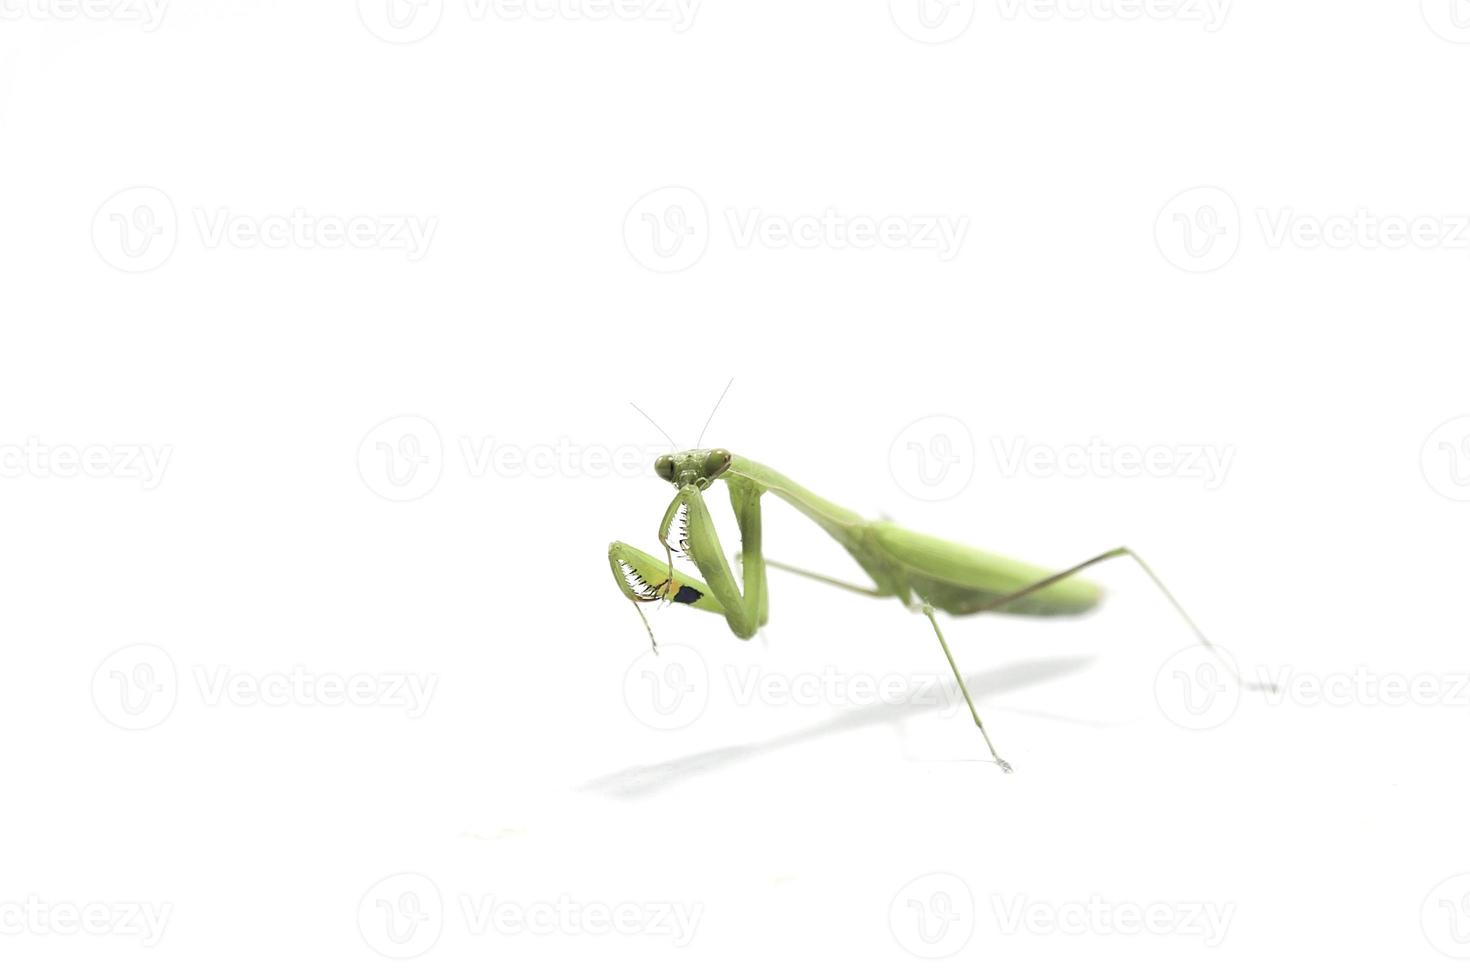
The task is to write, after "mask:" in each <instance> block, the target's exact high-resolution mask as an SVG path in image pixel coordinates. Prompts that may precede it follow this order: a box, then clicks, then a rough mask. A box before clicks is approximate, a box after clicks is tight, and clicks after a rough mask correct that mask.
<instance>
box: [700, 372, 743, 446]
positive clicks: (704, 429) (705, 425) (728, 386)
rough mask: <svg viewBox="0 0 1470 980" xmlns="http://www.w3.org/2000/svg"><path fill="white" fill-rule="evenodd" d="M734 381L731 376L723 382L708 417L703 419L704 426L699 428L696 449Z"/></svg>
mask: <svg viewBox="0 0 1470 980" xmlns="http://www.w3.org/2000/svg"><path fill="white" fill-rule="evenodd" d="M734 383H735V379H734V378H733V377H732V378H731V379H730V380H729V381H727V382H725V390H724V391H722V392H720V397H719V399H717V400H716V401H715V407H714V408H712V409H710V410H709V418H707V419H705V420H704V428H702V429H700V430H699V438H698V439H696V440H695V441H694V448H695V449H698V448H699V447H700V446H702V445H704V434H705V433H706V432H708V431H709V424H710V423H711V422H713V421H714V420H715V413H716V412H718V411H719V410H720V405H721V404H723V403H724V401H725V396H726V395H728V394H729V393H730V386H731V385H733V384H734Z"/></svg>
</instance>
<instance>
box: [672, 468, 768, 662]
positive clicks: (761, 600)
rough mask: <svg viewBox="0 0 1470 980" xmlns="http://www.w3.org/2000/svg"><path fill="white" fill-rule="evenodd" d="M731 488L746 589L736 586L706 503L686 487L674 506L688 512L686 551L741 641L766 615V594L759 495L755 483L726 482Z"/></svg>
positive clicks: (758, 625)
mask: <svg viewBox="0 0 1470 980" xmlns="http://www.w3.org/2000/svg"><path fill="white" fill-rule="evenodd" d="M725 482H726V484H727V486H728V487H729V489H730V506H731V508H732V509H733V510H734V511H735V520H736V522H737V523H738V525H739V527H740V558H741V577H742V578H743V580H744V590H743V591H742V590H741V588H740V586H739V585H737V584H736V581H735V575H734V573H733V572H731V570H730V563H729V561H727V560H726V558H725V550H724V548H723V546H721V544H720V538H719V534H718V533H717V532H716V531H715V524H714V520H713V519H712V518H711V517H710V513H709V509H708V508H707V507H705V505H704V496H703V494H702V493H701V492H700V491H699V490H698V489H696V488H694V487H685V488H684V489H682V490H680V491H679V496H678V497H676V498H675V500H674V507H675V508H676V509H677V508H678V507H684V508H685V509H686V521H687V524H686V539H685V547H686V550H687V551H688V554H689V558H690V559H691V560H692V561H693V562H694V564H695V565H696V566H697V567H698V568H699V572H700V574H701V575H703V576H704V580H705V582H706V583H708V585H709V589H710V591H711V592H712V593H713V594H714V598H715V600H716V601H718V602H719V604H720V606H721V608H722V609H723V610H724V613H725V621H726V622H727V623H729V624H730V629H731V631H732V632H734V634H735V635H736V636H738V637H740V638H741V639H742V640H748V639H750V638H751V637H752V636H754V635H755V633H756V630H758V629H760V627H761V626H763V625H765V622H766V619H767V618H768V615H769V608H768V603H767V599H766V596H767V591H766V562H765V557H764V556H763V555H762V553H761V501H760V495H761V491H760V488H758V487H757V486H756V485H755V484H754V483H752V482H750V481H749V480H743V479H740V478H738V477H731V478H727V480H726V481H725Z"/></svg>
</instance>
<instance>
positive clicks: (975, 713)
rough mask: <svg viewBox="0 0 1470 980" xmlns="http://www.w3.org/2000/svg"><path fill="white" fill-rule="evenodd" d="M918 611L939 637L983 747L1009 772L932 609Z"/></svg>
mask: <svg viewBox="0 0 1470 980" xmlns="http://www.w3.org/2000/svg"><path fill="white" fill-rule="evenodd" d="M920 609H921V610H922V612H923V613H924V615H925V616H927V617H928V618H929V625H930V626H933V627H934V635H935V636H937V637H939V646H940V647H941V648H942V649H943V650H944V659H945V660H948V661H949V669H950V670H952V671H954V679H955V680H956V681H958V682H959V685H960V693H961V694H963V695H964V696H965V704H967V705H969V708H970V717H971V718H974V719H975V727H976V728H978V729H980V737H981V738H983V739H985V747H986V748H987V749H989V750H990V757H991V759H993V760H994V761H995V764H996V765H997V766H1000V771H1001V772H1011V771H1012V770H1011V764H1010V763H1009V762H1007V761H1006V760H1004V759H1002V758H1001V757H1000V753H998V752H996V751H995V745H994V744H992V743H991V741H990V733H989V732H987V731H986V730H985V722H983V721H981V720H980V712H978V711H976V710H975V702H974V701H972V700H971V699H970V689H969V688H968V687H966V686H965V678H964V677H963V676H961V675H960V668H959V666H958V665H956V664H955V662H954V655H953V654H951V653H950V652H949V644H948V643H946V642H945V640H944V631H943V630H941V629H940V628H939V620H937V619H935V618H934V607H933V606H931V605H929V603H928V602H925V603H924V604H923V605H922V606H921V607H920Z"/></svg>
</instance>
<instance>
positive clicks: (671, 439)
mask: <svg viewBox="0 0 1470 980" xmlns="http://www.w3.org/2000/svg"><path fill="white" fill-rule="evenodd" d="M732 380H733V379H732ZM628 404H629V405H633V403H632V402H629V403H628ZM633 411H635V412H637V413H638V414H639V415H641V416H643V417H644V418H646V419H648V424H649V425H651V426H653V427H654V428H655V429H657V430H658V431H659V434H660V435H662V436H663V437H664V438H665V439H667V440H669V448H670V449H672V450H674V451H675V452H678V451H679V446H678V444H676V443H675V442H674V437H673V436H671V435H669V434H668V433H667V432H665V431H664V427H663V426H661V425H659V424H658V423H657V422H655V421H654V420H653V416H652V415H649V414H648V413H647V412H645V411H644V410H643V409H641V408H639V407H638V406H637V405H633Z"/></svg>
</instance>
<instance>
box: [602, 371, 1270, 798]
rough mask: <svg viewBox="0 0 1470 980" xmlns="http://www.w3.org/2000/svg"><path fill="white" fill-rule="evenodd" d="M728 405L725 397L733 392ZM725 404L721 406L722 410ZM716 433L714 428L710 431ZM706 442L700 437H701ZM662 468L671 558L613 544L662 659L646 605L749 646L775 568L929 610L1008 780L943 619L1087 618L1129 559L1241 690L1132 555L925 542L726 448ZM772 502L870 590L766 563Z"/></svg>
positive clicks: (670, 459)
mask: <svg viewBox="0 0 1470 980" xmlns="http://www.w3.org/2000/svg"><path fill="white" fill-rule="evenodd" d="M726 390H727V391H728V386H727V388H726ZM720 397H721V400H723V398H724V395H721V396H720ZM715 407H716V408H717V409H718V407H719V405H718V403H717V404H716V406H715ZM634 408H637V406H636V405H635V406H634ZM639 411H640V412H641V411H642V410H641V409H639ZM645 417H647V416H646V414H645ZM711 418H713V413H711ZM649 421H650V422H651V421H652V419H649ZM655 426H657V423H655ZM708 426H709V423H708V422H706V423H705V428H706V429H708ZM660 431H662V429H660ZM703 436H704V433H703V432H701V433H700V440H701V441H702V440H703ZM666 437H667V435H666ZM672 441H673V440H670V442H671V443H672ZM654 471H655V472H656V473H657V474H658V476H659V477H660V478H662V479H663V480H665V481H667V482H668V483H671V484H673V486H674V488H675V493H674V499H673V501H671V502H670V504H669V506H668V508H667V509H666V510H665V511H664V516H663V520H662V521H661V522H660V524H659V533H658V538H659V543H660V544H661V545H662V546H663V552H664V555H663V557H662V558H657V557H655V556H653V555H650V554H648V553H647V552H645V551H641V550H639V549H638V548H635V547H633V546H632V545H630V544H625V543H623V542H621V541H614V542H613V543H612V544H611V545H609V546H608V551H607V559H608V564H609V565H610V566H611V569H612V573H613V577H614V579H616V581H617V584H618V587H619V588H620V589H621V590H622V592H623V595H625V596H627V598H628V599H630V600H632V601H633V603H634V608H636V609H637V610H638V615H639V616H640V617H641V618H642V620H643V626H644V628H645V629H647V630H648V638H649V640H650V642H652V643H653V648H654V650H655V651H657V649H658V641H657V640H655V639H654V636H653V628H652V627H651V626H649V624H648V618H647V617H646V616H644V615H643V610H642V608H641V606H642V604H643V603H649V602H660V601H667V602H673V603H678V604H682V605H686V606H689V607H690V608H692V609H701V610H704V611H705V612H712V613H716V614H718V615H721V616H723V617H724V618H725V622H726V623H728V624H729V626H730V629H731V631H732V632H733V633H734V634H735V635H736V636H737V637H739V638H740V639H742V640H748V639H750V638H752V637H754V636H755V635H756V632H757V631H758V630H759V629H760V628H761V627H762V626H764V625H765V624H766V621H767V619H768V604H767V581H766V569H767V568H775V569H779V570H781V571H784V572H788V573H791V574H795V575H800V576H802V577H805V578H809V579H813V580H815V581H818V582H822V583H825V584H827V585H832V586H835V587H837V588H841V589H846V590H847V591H850V592H854V593H858V594H861V595H866V596H872V597H874V598H895V599H897V600H899V601H900V602H902V603H903V605H904V606H905V607H907V608H909V609H911V610H915V611H918V612H921V613H922V614H923V615H924V616H925V617H926V618H927V619H928V620H929V623H930V625H931V626H933V628H934V635H935V637H936V638H937V639H938V640H939V646H940V649H942V650H943V651H944V656H945V659H946V660H948V661H949V666H950V670H952V671H953V672H954V676H955V680H956V681H958V682H959V688H960V692H961V693H962V694H963V695H964V698H965V703H966V705H968V706H969V709H970V716H971V717H972V718H973V719H974V721H975V726H976V727H977V728H979V729H980V735H981V737H983V738H984V739H985V746H986V748H988V749H989V750H990V755H991V761H993V762H994V763H995V764H996V765H997V766H999V767H1000V769H1001V771H1002V772H1007V773H1009V772H1011V771H1012V768H1011V766H1010V764H1009V763H1007V762H1006V761H1005V760H1004V759H1002V758H1001V757H1000V754H999V753H998V752H997V751H996V749H995V745H994V744H993V743H992V742H991V739H990V735H989V733H988V732H986V730H985V723H984V722H983V721H981V720H980V714H979V712H978V711H976V709H975V702H974V701H973V700H972V699H971V697H970V691H969V689H968V688H967V687H966V685H965V679H964V677H963V676H961V674H960V670H959V667H958V666H956V664H955V659H954V655H953V654H952V653H951V652H950V649H949V643H948V641H946V640H945V637H944V631H943V630H942V629H941V628H940V626H939V620H938V619H937V618H936V616H935V612H936V611H942V612H946V613H949V614H950V615H952V616H970V615H977V614H979V613H986V612H1005V613H1008V614H1014V615H1023V616H1071V615H1080V614H1082V613H1085V612H1087V611H1089V610H1091V609H1093V608H1094V607H1095V606H1096V605H1097V604H1098V602H1099V601H1100V600H1101V598H1102V593H1101V590H1099V589H1098V587H1097V586H1096V585H1094V584H1092V583H1091V582H1088V581H1086V580H1085V579H1082V578H1078V577H1077V576H1078V573H1080V572H1082V571H1084V570H1086V569H1088V568H1091V567H1092V566H1094V565H1097V564H1099V563H1101V562H1105V561H1109V560H1111V559H1114V558H1123V557H1127V558H1130V559H1132V560H1133V561H1134V562H1136V563H1137V565H1138V566H1139V567H1140V568H1141V569H1142V570H1143V572H1144V573H1145V574H1146V575H1147V576H1148V578H1149V579H1150V580H1152V581H1153V583H1154V585H1156V586H1157V587H1158V589H1159V591H1160V592H1161V593H1163V595H1164V597H1165V598H1166V599H1167V600H1168V602H1169V604H1170V605H1172V606H1173V607H1174V609H1175V611H1176V612H1177V613H1178V614H1179V615H1180V617H1181V618H1182V619H1183V620H1184V622H1185V623H1186V624H1187V625H1188V627H1189V629H1190V630H1191V631H1192V632H1193V633H1194V635H1195V638H1196V639H1197V640H1198V641H1199V643H1200V645H1201V646H1202V647H1204V648H1205V649H1207V650H1209V651H1211V652H1212V653H1214V654H1215V655H1216V656H1217V658H1218V659H1220V660H1221V662H1222V663H1223V664H1224V665H1225V667H1226V668H1227V669H1228V670H1229V672H1230V673H1231V674H1232V675H1233V676H1234V677H1235V679H1236V681H1237V682H1240V680H1241V679H1240V675H1239V674H1238V673H1237V672H1236V670H1235V667H1234V665H1233V664H1231V663H1230V662H1229V661H1228V660H1226V659H1225V658H1223V657H1221V656H1220V655H1219V653H1218V651H1217V650H1216V649H1215V647H1214V646H1213V645H1212V644H1211V643H1210V641H1209V640H1207V639H1206V638H1205V635H1204V633H1203V632H1201V631H1200V629H1199V627H1198V626H1197V625H1195V622H1194V620H1193V619H1191V618H1190V616H1189V614H1188V613H1187V612H1185V610H1184V607H1183V606H1181V605H1180V604H1179V602H1178V600H1177V599H1175V598H1174V595H1173V594H1172V593H1171V592H1170V591H1169V589H1168V588H1167V587H1166V586H1165V585H1164V583H1163V581H1162V580H1161V579H1160V578H1159V577H1158V576H1157V575H1155V574H1154V571H1153V569H1151V568H1150V567H1149V566H1148V564H1147V563H1146V562H1145V561H1144V560H1143V559H1142V558H1141V557H1139V556H1138V555H1137V554H1136V553H1134V552H1133V551H1132V550H1131V549H1129V548H1114V549H1112V550H1110V551H1105V552H1103V553H1102V554H1100V555H1096V556H1094V557H1092V558H1089V559H1087V560H1086V561H1083V562H1079V563H1078V564H1076V565H1073V566H1071V567H1070V568H1067V569H1064V570H1062V571H1059V572H1049V571H1047V570H1045V569H1043V568H1039V567H1037V566H1034V565H1030V564H1026V563H1024V562H1020V561H1015V560H1013V559H1010V558H1004V557H1001V556H999V555H993V554H990V553H988V552H984V551H980V550H977V549H975V548H970V547H968V546H966V545H962V544H957V543H954V542H951V541H946V540H944V539H942V538H936V537H931V536H930V535H927V534H920V533H919V532H917V531H911V530H909V529H907V528H904V527H900V526H899V525H897V524H895V523H893V522H892V521H888V520H867V519H864V518H863V517H862V516H860V515H859V514H856V513H854V512H853V511H850V510H847V509H846V508H843V507H839V506H838V505H836V504H834V503H832V502H831V501H829V500H826V499H824V498H822V497H820V496H818V495H817V494H815V493H812V492H811V491H810V490H808V489H806V488H805V487H803V486H800V485H799V484H797V483H796V482H795V481H793V480H790V479H788V478H787V477H785V476H783V475H782V474H780V473H778V472H776V471H775V470H773V469H771V468H770V467H768V466H763V465H762V464H760V463H757V462H756V461H755V460H752V459H748V458H746V457H743V456H736V455H734V454H733V453H730V452H728V451H727V450H724V449H694V450H688V451H684V452H678V451H676V452H673V453H669V454H665V455H662V456H659V457H658V459H657V460H656V461H655V462H654ZM716 481H722V482H724V484H725V486H726V488H727V489H728V490H729V494H730V506H731V508H732V509H733V510H734V512H735V520H736V522H737V525H738V527H739V531H740V551H739V552H738V553H737V554H736V555H735V557H736V559H737V561H738V564H739V567H740V581H739V582H737V581H736V576H735V574H734V573H733V572H732V571H731V568H730V563H729V562H728V561H727V560H726V558H725V551H724V548H723V546H722V545H721V543H720V539H719V536H718V534H717V533H716V531H715V526H714V522H713V521H712V519H711V517H710V512H709V509H708V508H707V507H706V506H705V502H704V492H705V491H706V490H708V489H710V487H712V486H714V484H715V482H716ZM765 494H770V495H772V496H774V497H777V498H779V499H781V500H783V501H785V502H786V503H787V504H790V505H791V506H792V507H794V508H795V509H796V510H797V511H798V512H799V513H801V514H802V515H803V516H805V517H807V518H808V519H810V520H811V521H812V522H813V523H815V524H816V525H817V526H818V527H820V528H821V529H822V530H824V531H826V532H827V533H828V534H829V535H831V536H832V537H833V538H834V539H835V540H836V541H837V543H838V544H840V545H842V547H843V548H845V549H846V550H847V552H848V554H850V555H851V556H852V557H853V558H854V559H855V560H856V561H857V563H858V565H859V567H861V568H862V570H863V571H864V572H865V573H866V574H867V576H868V577H869V578H870V579H872V582H873V584H872V586H864V585H857V584H852V583H849V582H844V581H841V580H839V579H836V578H832V577H830V576H827V575H823V574H821V573H818V572H812V571H807V570H805V569H802V568H797V567H794V566H791V565H786V564H783V563H782V562H778V561H774V560H771V559H768V558H766V557H765V553H764V551H763V547H762V540H761V502H762V500H761V498H762V497H763V496H764V495H765ZM671 538H672V540H671ZM676 550H677V551H678V552H679V553H681V554H682V555H684V556H685V557H687V558H688V559H689V560H690V561H692V562H693V563H694V566H695V567H696V568H697V569H698V571H699V574H700V575H701V576H703V579H700V578H696V577H694V576H692V575H689V574H686V573H685V572H683V571H681V570H680V569H678V568H676V567H675V565H674V554H675V552H676Z"/></svg>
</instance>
